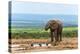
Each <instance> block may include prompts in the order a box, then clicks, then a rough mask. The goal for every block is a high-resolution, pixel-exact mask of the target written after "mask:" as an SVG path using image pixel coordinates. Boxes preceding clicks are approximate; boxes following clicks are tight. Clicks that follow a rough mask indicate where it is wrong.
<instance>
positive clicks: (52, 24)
mask: <svg viewBox="0 0 80 54" xmlns="http://www.w3.org/2000/svg"><path fill="white" fill-rule="evenodd" d="M49 28H50V29H51V30H55V29H57V28H58V22H57V21H56V20H50V21H48V23H47V24H46V26H45V30H48V29H49Z"/></svg>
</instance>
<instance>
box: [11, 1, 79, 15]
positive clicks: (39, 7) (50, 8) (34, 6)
mask: <svg viewBox="0 0 80 54" xmlns="http://www.w3.org/2000/svg"><path fill="white" fill-rule="evenodd" d="M77 12H78V7H77V5H68V4H54V3H39V2H38V3H36V2H12V13H13V14H14V13H21V14H61V15H77Z"/></svg>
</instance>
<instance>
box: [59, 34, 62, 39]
mask: <svg viewBox="0 0 80 54" xmlns="http://www.w3.org/2000/svg"><path fill="white" fill-rule="evenodd" d="M59 41H62V33H60V40H59Z"/></svg>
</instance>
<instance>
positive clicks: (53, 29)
mask: <svg viewBox="0 0 80 54" xmlns="http://www.w3.org/2000/svg"><path fill="white" fill-rule="evenodd" d="M48 29H50V37H51V42H53V41H54V40H55V42H60V41H62V30H63V23H62V22H61V21H60V20H49V21H48V22H47V23H46V25H45V31H47V30H48Z"/></svg>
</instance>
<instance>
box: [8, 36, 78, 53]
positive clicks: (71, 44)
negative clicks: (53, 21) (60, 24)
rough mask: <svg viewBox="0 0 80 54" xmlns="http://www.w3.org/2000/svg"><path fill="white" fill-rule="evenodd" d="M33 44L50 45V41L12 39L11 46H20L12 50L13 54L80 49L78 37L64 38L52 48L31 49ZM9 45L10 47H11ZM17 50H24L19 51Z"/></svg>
mask: <svg viewBox="0 0 80 54" xmlns="http://www.w3.org/2000/svg"><path fill="white" fill-rule="evenodd" d="M31 43H50V39H12V44H11V45H19V47H14V48H11V51H12V53H19V52H23V53H24V52H38V51H53V50H71V49H77V48H78V39H77V37H73V38H63V40H62V41H61V42H59V43H57V45H56V46H54V43H50V44H52V45H51V46H45V47H31V45H30V44H31ZM11 45H9V46H11ZM17 48H24V49H18V50H17Z"/></svg>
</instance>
